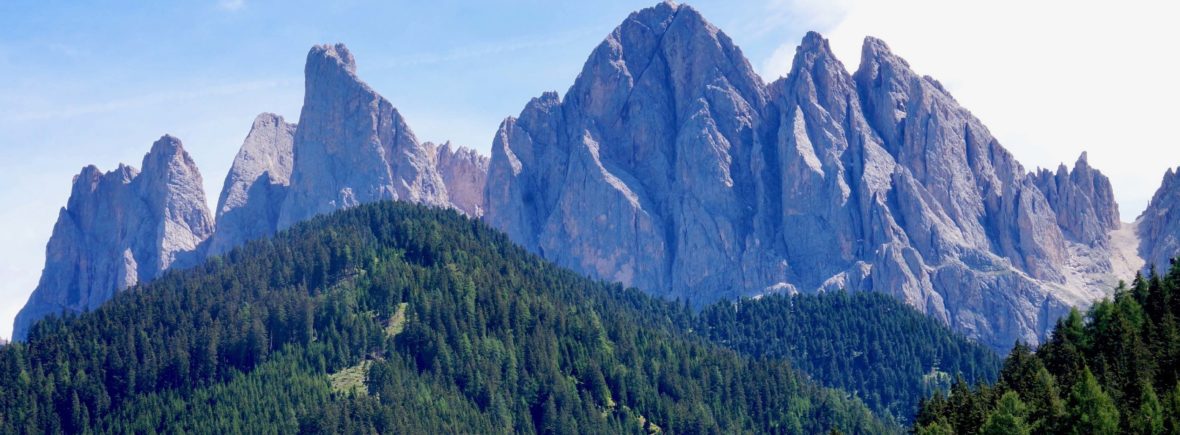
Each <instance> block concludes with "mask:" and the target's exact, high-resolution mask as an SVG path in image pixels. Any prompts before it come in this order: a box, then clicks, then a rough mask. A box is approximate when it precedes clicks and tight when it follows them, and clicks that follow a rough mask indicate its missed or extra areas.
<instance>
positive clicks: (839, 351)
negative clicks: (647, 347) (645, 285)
mask: <svg viewBox="0 0 1180 435" xmlns="http://www.w3.org/2000/svg"><path fill="white" fill-rule="evenodd" d="M696 330H697V331H698V332H700V333H701V334H703V335H705V336H707V337H709V338H710V339H712V340H714V341H716V342H718V343H721V344H724V345H725V346H728V347H730V348H733V349H735V350H738V351H739V352H742V353H744V354H748V355H750V356H753V357H778V358H784V357H785V358H789V359H790V360H791V362H792V363H793V364H794V365H795V367H797V368H799V369H800V370H801V371H803V372H804V373H807V374H809V375H810V376H811V377H812V378H814V379H815V380H818V381H820V382H821V383H822V384H823V385H826V386H829V387H835V388H841V389H844V390H846V391H849V392H851V393H855V394H856V395H857V396H858V397H860V398H861V399H862V400H863V401H864V402H865V403H866V404H868V405H869V407H870V408H872V409H873V412H875V413H877V415H879V416H892V417H894V418H896V419H897V420H899V421H903V422H908V421H911V420H912V419H913V417H914V414H915V413H917V410H918V403H919V401H920V400H921V399H922V398H924V397H929V396H930V395H931V394H933V393H934V392H935V391H941V390H945V389H947V388H949V387H950V385H951V382H952V380H953V379H956V378H960V377H961V378H963V379H964V380H966V381H967V382H970V383H978V382H994V381H995V379H996V376H997V374H998V373H999V371H1000V358H999V357H998V356H997V355H996V354H995V353H994V352H992V351H991V350H990V349H988V348H986V347H984V346H982V345H980V344H978V343H975V342H972V341H970V340H967V339H966V338H964V337H963V336H962V335H960V334H957V333H955V332H953V331H951V330H950V329H949V328H947V327H946V326H945V325H943V324H941V323H939V322H938V321H936V320H934V319H931V318H930V317H927V316H925V315H923V314H922V313H919V312H918V311H916V310H914V309H913V308H910V307H909V306H907V305H905V304H904V303H902V302H900V301H898V300H897V299H895V298H893V297H891V296H889V295H886V294H882V293H875V292H874V293H870V292H855V293H847V292H829V293H821V294H818V295H794V296H787V295H774V296H767V297H763V298H759V299H747V300H743V301H740V302H738V303H731V302H723V303H719V304H717V305H714V306H711V307H708V308H706V309H705V310H703V311H702V312H701V313H700V314H699V316H698V320H697V327H696Z"/></svg>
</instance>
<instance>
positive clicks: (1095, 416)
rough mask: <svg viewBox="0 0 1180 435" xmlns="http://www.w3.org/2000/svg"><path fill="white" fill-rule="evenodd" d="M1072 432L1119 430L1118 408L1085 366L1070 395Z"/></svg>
mask: <svg viewBox="0 0 1180 435" xmlns="http://www.w3.org/2000/svg"><path fill="white" fill-rule="evenodd" d="M1070 417H1072V418H1071V420H1072V424H1073V427H1072V430H1071V432H1072V433H1075V434H1079V435H1082V434H1092V435H1107V434H1111V435H1113V434H1117V433H1118V432H1119V410H1118V408H1115V405H1114V400H1111V398H1110V396H1108V395H1107V394H1106V392H1104V391H1102V386H1101V385H1098V379H1097V378H1095V377H1094V373H1091V372H1090V368H1089V367H1087V368H1085V369H1083V370H1082V376H1081V379H1079V380H1078V382H1077V385H1075V386H1074V389H1073V394H1072V395H1071V396H1070Z"/></svg>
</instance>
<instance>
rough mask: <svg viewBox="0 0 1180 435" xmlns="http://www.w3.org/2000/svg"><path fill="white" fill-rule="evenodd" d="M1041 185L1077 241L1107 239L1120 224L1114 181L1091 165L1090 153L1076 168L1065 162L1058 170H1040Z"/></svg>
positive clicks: (1079, 161)
mask: <svg viewBox="0 0 1180 435" xmlns="http://www.w3.org/2000/svg"><path fill="white" fill-rule="evenodd" d="M1035 182H1036V185H1037V188H1039V189H1041V192H1043V193H1044V194H1045V198H1046V199H1047V200H1048V201H1049V206H1050V207H1053V211H1054V212H1055V214H1056V215H1057V223H1058V224H1059V225H1060V226H1061V228H1062V229H1063V230H1064V231H1065V234H1066V235H1067V236H1069V237H1071V238H1072V239H1073V240H1078V241H1086V242H1090V241H1097V242H1105V241H1106V239H1105V238H1104V237H1102V236H1103V235H1104V234H1107V233H1109V232H1110V231H1112V230H1114V229H1117V228H1118V227H1119V224H1120V222H1119V209H1118V204H1116V203H1115V201H1114V190H1113V189H1112V188H1111V186H1110V180H1109V179H1107V178H1106V176H1105V175H1102V173H1100V172H1098V171H1096V170H1094V169H1093V168H1091V167H1090V163H1089V161H1088V160H1087V158H1086V153H1082V156H1081V157H1078V161H1077V163H1075V164H1074V169H1073V171H1070V170H1068V169H1066V167H1065V165H1061V166H1059V167H1058V168H1057V172H1056V173H1054V172H1050V171H1049V170H1048V169H1041V170H1040V171H1038V172H1037V174H1036V178H1035Z"/></svg>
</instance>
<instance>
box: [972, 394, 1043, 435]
mask: <svg viewBox="0 0 1180 435" xmlns="http://www.w3.org/2000/svg"><path fill="white" fill-rule="evenodd" d="M1027 415H1028V407H1027V406H1025V405H1024V402H1022V401H1021V400H1020V395H1019V394H1016V392H1015V391H1009V392H1007V393H1004V395H1003V396H1000V403H999V404H997V405H996V409H994V410H992V412H991V414H988V416H987V420H985V421H984V423H983V427H982V428H980V430H979V433H980V434H982V435H1027V434H1029V433H1031V432H1032V429H1031V428H1030V427H1029V425H1028V423H1027V422H1026V420H1025V418H1026V416H1027Z"/></svg>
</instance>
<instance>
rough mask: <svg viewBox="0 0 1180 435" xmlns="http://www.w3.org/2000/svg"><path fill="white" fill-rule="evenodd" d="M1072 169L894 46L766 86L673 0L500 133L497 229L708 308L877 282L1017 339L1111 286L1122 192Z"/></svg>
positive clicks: (981, 329)
mask: <svg viewBox="0 0 1180 435" xmlns="http://www.w3.org/2000/svg"><path fill="white" fill-rule="evenodd" d="M1073 174H1076V175H1069V176H1066V177H1065V178H1062V179H1058V177H1051V178H1052V179H1049V178H1046V177H1045V176H1043V175H1040V176H1038V175H1037V174H1032V173H1029V172H1028V171H1026V170H1025V169H1024V168H1023V167H1022V166H1021V165H1020V164H1019V163H1018V162H1017V161H1016V160H1015V159H1014V158H1013V157H1012V155H1011V154H1010V153H1009V152H1008V151H1007V150H1005V149H1004V148H1003V147H1002V146H1001V145H1000V144H999V142H998V141H997V140H996V139H995V138H994V137H992V135H991V133H990V132H989V131H988V130H987V128H986V127H984V126H983V124H982V123H981V122H980V121H979V120H978V119H977V118H975V117H974V116H972V115H971V113H970V112H968V111H967V110H966V109H964V108H962V107H961V106H959V104H958V103H957V102H956V101H955V100H954V98H953V97H951V95H950V94H949V93H947V91H946V90H945V89H944V88H943V87H942V86H941V84H939V83H938V82H937V81H935V80H934V79H931V78H929V77H924V76H920V75H918V74H917V73H915V72H914V71H913V70H912V69H911V68H910V66H909V64H908V63H907V62H906V61H905V60H904V59H902V58H900V57H898V56H896V55H895V54H893V52H892V51H891V50H890V49H889V47H888V45H886V44H885V43H884V42H882V41H880V40H877V39H874V38H867V39H866V40H865V44H864V48H863V51H862V59H861V63H860V68H859V70H858V71H856V73H855V74H851V75H850V74H849V73H848V72H847V70H846V69H845V68H844V66H843V64H841V62H840V61H839V60H838V59H836V58H835V56H833V55H832V52H831V50H830V48H829V47H828V42H827V41H826V40H825V39H824V38H823V37H822V36H820V35H819V34H816V33H809V34H807V35H806V36H805V38H804V40H803V42H802V43H801V44H800V46H799V48H798V50H797V51H796V56H795V59H794V61H793V63H792V68H791V71H790V73H789V74H788V75H787V76H786V77H785V78H783V79H781V80H778V81H776V82H774V83H770V84H764V83H763V82H762V81H761V79H760V78H759V77H758V76H757V75H756V74H755V73H754V72H753V70H752V68H751V67H750V64H749V62H748V61H747V60H746V59H745V57H744V56H743V55H742V53H741V50H740V49H738V48H737V47H736V46H735V45H734V44H733V43H732V41H731V40H730V39H729V37H728V36H726V35H725V33H724V32H721V31H720V30H718V29H717V28H716V27H714V26H713V25H711V24H709V23H708V22H707V21H705V20H704V19H703V18H702V17H701V15H700V14H699V13H698V12H697V11H696V10H694V9H693V8H691V7H689V6H686V5H679V6H678V5H675V4H672V3H661V4H659V5H656V6H654V7H652V8H648V9H644V10H642V11H639V12H636V13H634V14H631V16H629V17H628V18H627V19H626V20H625V21H624V22H623V23H622V24H621V25H620V26H619V27H618V28H616V29H615V30H614V31H612V32H611V33H610V34H609V35H608V36H607V37H606V39H605V40H604V41H603V42H602V43H601V44H600V45H599V46H598V47H597V48H595V49H594V51H593V52H592V53H591V55H590V58H589V60H588V61H587V62H586V65H585V67H584V68H583V70H582V73H581V74H580V75H579V76H578V78H577V80H575V82H574V84H573V86H571V87H570V89H569V91H568V92H567V93H566V95H565V97H564V98H559V97H558V95H557V94H556V93H546V94H544V95H542V96H541V97H539V98H536V99H534V100H533V101H531V102H529V104H528V105H526V106H525V108H524V110H523V111H522V112H521V114H520V116H519V117H517V118H509V119H507V120H505V121H504V123H503V124H502V125H501V127H500V131H499V132H498V133H497V134H496V137H495V141H494V144H493V148H492V158H491V163H490V165H489V175H488V177H489V178H488V182H487V185H488V188H487V214H486V215H485V219H487V221H488V222H489V223H491V224H492V225H494V226H496V227H498V228H501V229H503V230H504V231H506V232H507V233H508V234H509V235H510V236H511V237H512V238H513V239H514V240H516V241H517V242H518V243H521V244H523V245H524V246H526V247H528V248H529V249H531V250H533V251H535V252H538V253H540V254H542V255H544V256H545V257H546V258H549V259H551V260H554V261H556V262H558V263H560V264H563V265H566V266H568V267H571V268H573V269H575V270H578V271H581V272H583V273H587V274H590V275H592V276H597V277H600V278H604V279H610V280H617V281H621V282H623V283H624V284H627V285H634V286H637V287H639V288H641V289H644V290H647V291H650V292H653V293H656V294H660V295H664V296H668V297H673V298H680V299H686V300H690V301H692V302H693V303H696V304H701V303H707V302H709V301H712V300H716V299H719V298H732V297H740V296H756V295H760V294H765V293H772V292H812V291H819V290H832V289H839V288H847V289H853V290H873V291H881V292H887V293H890V294H893V295H895V296H897V297H898V298H900V299H902V300H904V301H906V302H908V303H909V304H911V305H913V306H914V307H917V308H918V309H920V310H922V311H924V312H926V313H927V314H929V315H931V316H934V317H936V318H939V319H942V320H943V321H945V322H947V323H949V324H950V325H952V326H953V327H955V328H956V329H958V330H960V331H964V332H966V333H968V334H969V335H971V336H973V337H976V338H978V339H980V340H982V341H984V342H985V343H988V344H989V345H991V346H993V347H995V348H1007V347H1008V346H1011V345H1012V343H1013V342H1014V341H1015V340H1024V341H1026V342H1032V343H1035V342H1037V341H1038V340H1039V339H1040V337H1042V336H1043V335H1044V334H1045V333H1047V332H1048V331H1049V328H1050V326H1051V325H1052V323H1053V321H1054V320H1055V319H1056V318H1057V317H1058V316H1059V315H1061V314H1064V313H1065V311H1066V310H1067V309H1068V307H1069V306H1070V305H1072V304H1084V303H1087V302H1088V301H1090V300H1093V299H1094V298H1096V297H1098V296H1100V295H1101V294H1103V293H1102V292H1103V291H1104V290H1105V289H1106V288H1107V287H1106V285H1107V284H1109V283H1108V281H1111V280H1113V279H1114V278H1113V275H1112V274H1111V272H1112V267H1111V265H1110V261H1109V257H1111V255H1112V253H1111V252H1110V251H1111V249H1112V248H1110V244H1109V243H1107V240H1108V238H1109V236H1108V233H1109V232H1111V231H1113V230H1115V229H1116V228H1117V227H1118V222H1117V219H1116V218H1115V217H1116V216H1117V205H1116V204H1115V203H1114V201H1113V199H1112V196H1111V195H1110V186H1109V182H1108V181H1107V180H1106V178H1105V177H1104V176H1102V175H1101V173H1099V172H1098V171H1097V170H1094V169H1092V168H1090V167H1089V166H1088V164H1086V162H1085V160H1084V159H1083V160H1082V161H1081V162H1079V165H1078V167H1077V168H1075V170H1074V173H1073ZM1079 264H1083V266H1084V267H1083V266H1078V265H1079ZM1097 283H1101V284H1100V285H1099V284H1097Z"/></svg>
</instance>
